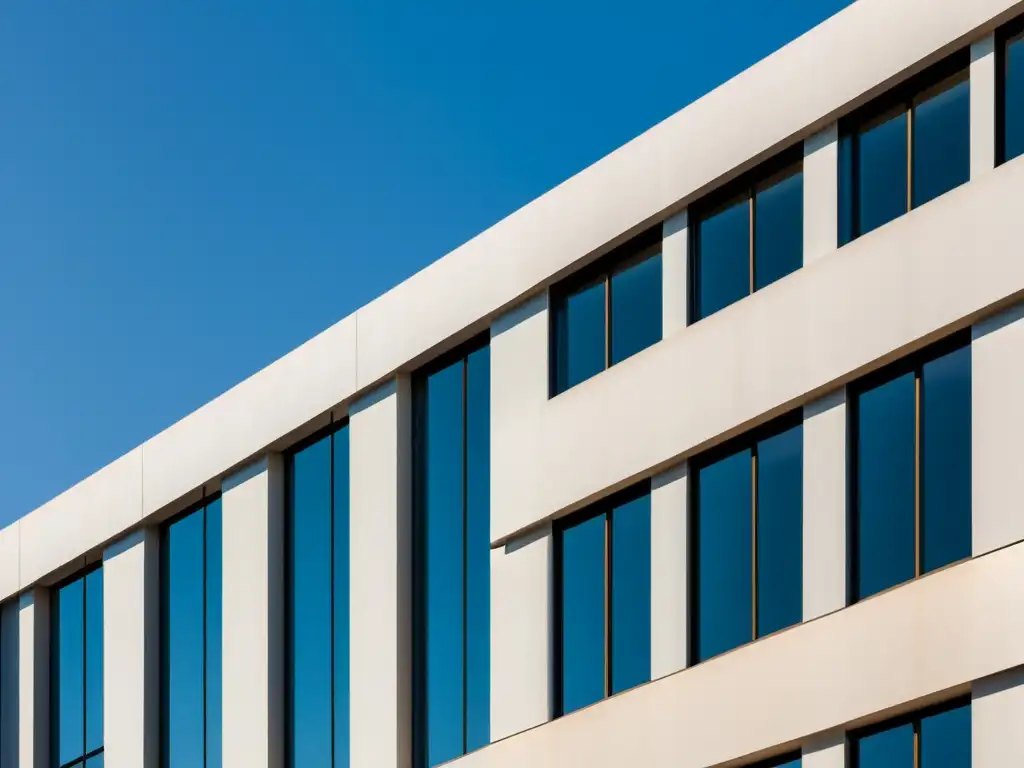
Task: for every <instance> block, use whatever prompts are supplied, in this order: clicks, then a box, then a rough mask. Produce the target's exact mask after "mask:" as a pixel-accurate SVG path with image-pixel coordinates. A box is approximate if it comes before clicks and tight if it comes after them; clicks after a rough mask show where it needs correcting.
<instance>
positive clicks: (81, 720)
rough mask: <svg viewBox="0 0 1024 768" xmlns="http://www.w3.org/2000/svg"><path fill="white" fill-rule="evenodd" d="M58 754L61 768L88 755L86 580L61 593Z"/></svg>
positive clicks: (61, 589)
mask: <svg viewBox="0 0 1024 768" xmlns="http://www.w3.org/2000/svg"><path fill="white" fill-rule="evenodd" d="M56 616H57V665H58V667H57V675H56V676H57V686H58V693H57V701H58V705H57V719H58V722H57V754H58V757H59V762H60V764H61V765H63V764H64V763H67V762H69V761H71V760H74V759H75V758H76V757H82V756H83V755H84V754H85V664H84V662H85V659H84V650H85V645H84V644H85V580H84V579H76V580H75V581H73V582H71V583H70V584H68V585H66V586H64V587H61V588H60V589H59V590H58V591H57V610H56Z"/></svg>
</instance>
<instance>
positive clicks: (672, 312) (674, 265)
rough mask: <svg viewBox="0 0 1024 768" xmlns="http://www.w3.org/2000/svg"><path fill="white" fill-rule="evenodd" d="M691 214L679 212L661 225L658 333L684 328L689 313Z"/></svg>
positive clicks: (664, 333)
mask: <svg viewBox="0 0 1024 768" xmlns="http://www.w3.org/2000/svg"><path fill="white" fill-rule="evenodd" d="M689 227H690V216H689V211H681V212H680V213H677V214H676V215H675V216H673V217H671V218H669V219H666V220H665V223H664V224H663V225H662V228H661V336H662V338H664V339H667V338H668V337H669V336H672V335H674V334H675V333H677V332H678V331H681V330H682V329H683V328H685V327H686V324H687V323H688V322H689V317H690V315H689V312H690V277H689V274H690V231H689Z"/></svg>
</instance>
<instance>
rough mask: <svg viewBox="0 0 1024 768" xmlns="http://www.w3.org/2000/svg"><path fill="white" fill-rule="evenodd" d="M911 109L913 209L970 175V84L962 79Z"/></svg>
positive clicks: (959, 183)
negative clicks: (912, 113)
mask: <svg viewBox="0 0 1024 768" xmlns="http://www.w3.org/2000/svg"><path fill="white" fill-rule="evenodd" d="M964 78H965V79H964V80H963V81H962V82H959V83H957V84H955V85H953V86H952V87H951V88H948V89H947V90H945V91H942V92H941V93H938V94H936V95H935V96H932V97H931V98H929V99H928V100H927V101H925V102H922V103H920V104H918V105H917V106H915V107H914V121H913V126H914V185H913V191H914V206H915V207H916V206H918V205H923V204H924V203H927V202H928V201H929V200H931V199H933V198H936V197H938V196H939V195H941V194H942V193H944V192H948V191H949V190H951V189H953V188H954V187H958V186H960V185H961V184H963V183H964V182H965V181H967V180H968V179H969V178H970V175H971V91H970V88H971V83H970V81H969V80H967V79H966V73H965V74H964Z"/></svg>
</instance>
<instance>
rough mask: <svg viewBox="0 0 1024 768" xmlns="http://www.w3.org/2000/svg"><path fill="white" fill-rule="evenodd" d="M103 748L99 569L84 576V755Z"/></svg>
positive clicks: (101, 600)
mask: <svg viewBox="0 0 1024 768" xmlns="http://www.w3.org/2000/svg"><path fill="white" fill-rule="evenodd" d="M102 747H103V569H102V568H97V569H96V570H95V571H92V572H91V573H89V574H87V575H86V577H85V754H88V753H90V752H95V751H96V750H97V749H101V748H102Z"/></svg>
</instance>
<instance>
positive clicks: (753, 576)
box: [750, 446, 757, 640]
mask: <svg viewBox="0 0 1024 768" xmlns="http://www.w3.org/2000/svg"><path fill="white" fill-rule="evenodd" d="M750 613H751V630H750V634H751V638H752V639H754V640H757V448H756V446H755V447H754V449H753V450H752V451H751V453H750Z"/></svg>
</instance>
